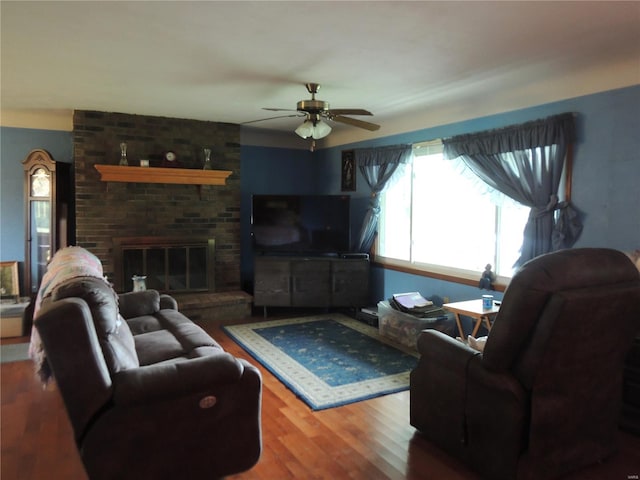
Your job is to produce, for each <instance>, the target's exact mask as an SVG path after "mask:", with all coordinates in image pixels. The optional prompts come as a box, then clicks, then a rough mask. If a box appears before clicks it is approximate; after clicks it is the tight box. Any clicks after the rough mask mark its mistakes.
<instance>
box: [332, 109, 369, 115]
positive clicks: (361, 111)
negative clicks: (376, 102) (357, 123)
mask: <svg viewBox="0 0 640 480" xmlns="http://www.w3.org/2000/svg"><path fill="white" fill-rule="evenodd" d="M329 113H330V114H333V115H373V113H371V112H370V111H368V110H364V109H362V108H332V109H330V110H329Z"/></svg>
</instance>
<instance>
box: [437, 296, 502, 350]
mask: <svg viewBox="0 0 640 480" xmlns="http://www.w3.org/2000/svg"><path fill="white" fill-rule="evenodd" d="M442 308H444V309H446V310H449V311H450V312H453V313H454V314H455V316H456V324H457V325H458V331H459V332H460V338H462V339H463V340H466V339H467V337H466V336H465V334H464V330H463V329H462V323H461V322H460V315H466V316H467V317H471V318H473V319H475V321H476V323H475V325H474V327H473V331H472V332H471V335H472V336H474V337H475V336H476V333H478V329H479V328H480V325H482V323H483V322H484V324H485V326H486V327H487V330H489V331H491V321H492V320H493V318H494V317H495V316H496V315H497V314H498V312H499V311H500V307H499V306H497V305H496V304H495V303H493V304H492V307H491V308H489V309H484V308H482V299H481V298H479V299H477V300H467V301H465V302H454V303H445V304H444V305H442Z"/></svg>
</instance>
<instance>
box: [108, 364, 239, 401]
mask: <svg viewBox="0 0 640 480" xmlns="http://www.w3.org/2000/svg"><path fill="white" fill-rule="evenodd" d="M243 371H244V365H243V364H242V362H240V361H239V360H238V359H236V358H235V357H234V356H233V355H231V354H229V353H226V352H220V353H217V354H213V355H209V356H206V357H199V358H194V359H189V360H184V361H178V362H175V363H169V364H162V365H148V366H144V367H139V368H134V369H130V370H123V371H121V372H118V373H117V374H116V375H114V378H113V383H114V402H115V403H116V405H131V404H140V403H145V402H157V401H163V400H167V399H171V398H177V397H182V396H186V395H190V394H193V393H197V392H201V391H204V390H210V389H211V388H214V387H215V386H216V385H218V386H220V385H226V384H232V383H236V382H238V381H239V380H240V378H241V377H242V374H243Z"/></svg>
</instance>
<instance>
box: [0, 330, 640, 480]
mask: <svg viewBox="0 0 640 480" xmlns="http://www.w3.org/2000/svg"><path fill="white" fill-rule="evenodd" d="M207 330H209V333H210V334H211V335H212V336H213V337H214V338H216V339H217V340H218V341H219V342H220V344H221V345H222V346H223V348H225V350H227V351H229V352H230V353H232V354H234V355H236V356H238V357H242V358H246V359H248V360H249V361H251V362H252V363H254V364H256V365H257V366H258V367H259V368H260V369H261V371H262V374H263V379H264V387H263V388H264V390H263V408H262V425H263V453H262V457H261V459H260V462H259V463H258V464H257V465H256V466H255V467H254V468H253V469H251V470H249V471H248V472H245V473H242V474H239V475H234V476H232V477H229V478H230V479H232V480H253V479H256V480H282V479H305V480H307V479H331V480H335V479H366V480H374V479H410V480H412V479H413V480H418V479H438V480H439V479H452V480H455V479H477V478H479V477H478V476H477V475H475V474H474V473H473V472H471V471H469V470H468V469H467V468H465V467H464V466H463V465H462V464H459V463H457V462H456V461H454V460H453V459H451V458H450V457H448V456H447V455H446V454H444V453H443V452H441V451H440V450H439V449H438V448H436V447H435V446H434V445H432V444H430V443H429V442H427V441H425V440H424V439H423V438H421V437H420V435H419V434H417V433H416V432H415V430H414V429H413V427H411V426H410V425H409V413H408V410H409V392H408V391H407V392H401V393H397V394H393V395H387V396H384V397H379V398H375V399H372V400H367V401H364V402H359V403H355V404H351V405H346V406H343V407H339V408H333V409H328V410H323V411H319V412H313V411H311V410H310V409H309V408H308V407H307V406H306V404H304V403H303V402H302V401H300V400H298V399H297V398H296V397H295V395H294V394H293V393H291V391H290V390H288V389H287V388H286V387H285V386H284V385H283V384H282V383H280V381H278V380H277V379H276V378H275V377H274V376H273V375H271V374H270V373H269V372H268V371H266V370H265V369H264V368H262V366H261V365H260V364H258V363H257V362H255V361H254V360H253V359H252V358H251V357H250V356H249V355H248V354H247V353H246V352H245V351H244V350H242V349H241V348H240V347H239V346H238V345H237V344H236V343H235V342H233V341H232V340H231V339H229V338H228V337H227V336H226V335H225V334H224V332H222V330H220V329H219V328H217V327H211V328H209V329H207ZM24 341H28V339H26V338H19V339H8V340H7V339H5V340H3V341H2V344H6V343H17V342H24ZM0 375H1V388H2V391H1V412H0V414H1V433H0V435H1V437H0V442H1V459H0V464H1V467H0V478H2V480H42V479H51V480H57V479H65V480H84V479H86V478H87V477H86V475H85V473H84V470H83V468H82V464H81V462H80V458H79V456H78V453H77V451H76V447H75V445H74V443H73V439H72V433H71V426H70V424H69V422H68V420H67V416H66V413H65V411H64V407H63V404H62V400H61V398H60V395H59V393H58V392H57V391H56V390H55V389H52V390H46V391H45V390H42V388H41V387H40V385H39V384H38V382H37V381H36V379H35V376H34V374H33V369H32V365H31V362H29V361H24V362H16V363H9V364H3V365H1V366H0ZM620 440H621V442H620V447H621V448H620V451H619V453H618V454H616V455H615V456H614V457H612V458H610V459H609V460H608V461H606V462H604V463H602V464H598V465H595V466H593V467H590V468H587V469H584V470H581V471H579V472H575V473H574V474H572V475H570V476H568V477H566V479H565V480H577V479H580V480H600V479H622V480H627V479H629V478H638V475H640V437H636V436H632V435H628V434H625V433H624V432H620Z"/></svg>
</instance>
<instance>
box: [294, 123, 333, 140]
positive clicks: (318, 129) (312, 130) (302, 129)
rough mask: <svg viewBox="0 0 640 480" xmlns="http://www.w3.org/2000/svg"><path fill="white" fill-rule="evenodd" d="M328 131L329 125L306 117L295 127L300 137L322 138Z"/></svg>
mask: <svg viewBox="0 0 640 480" xmlns="http://www.w3.org/2000/svg"><path fill="white" fill-rule="evenodd" d="M330 133H331V127H330V126H329V125H327V123H325V122H323V121H322V120H316V121H315V122H314V121H313V120H310V119H307V120H305V121H304V122H302V125H300V126H299V127H298V128H296V134H298V135H299V136H301V137H302V138H309V137H311V138H313V139H314V140H318V139H320V138H324V137H326V136H327V135H329V134H330Z"/></svg>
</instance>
